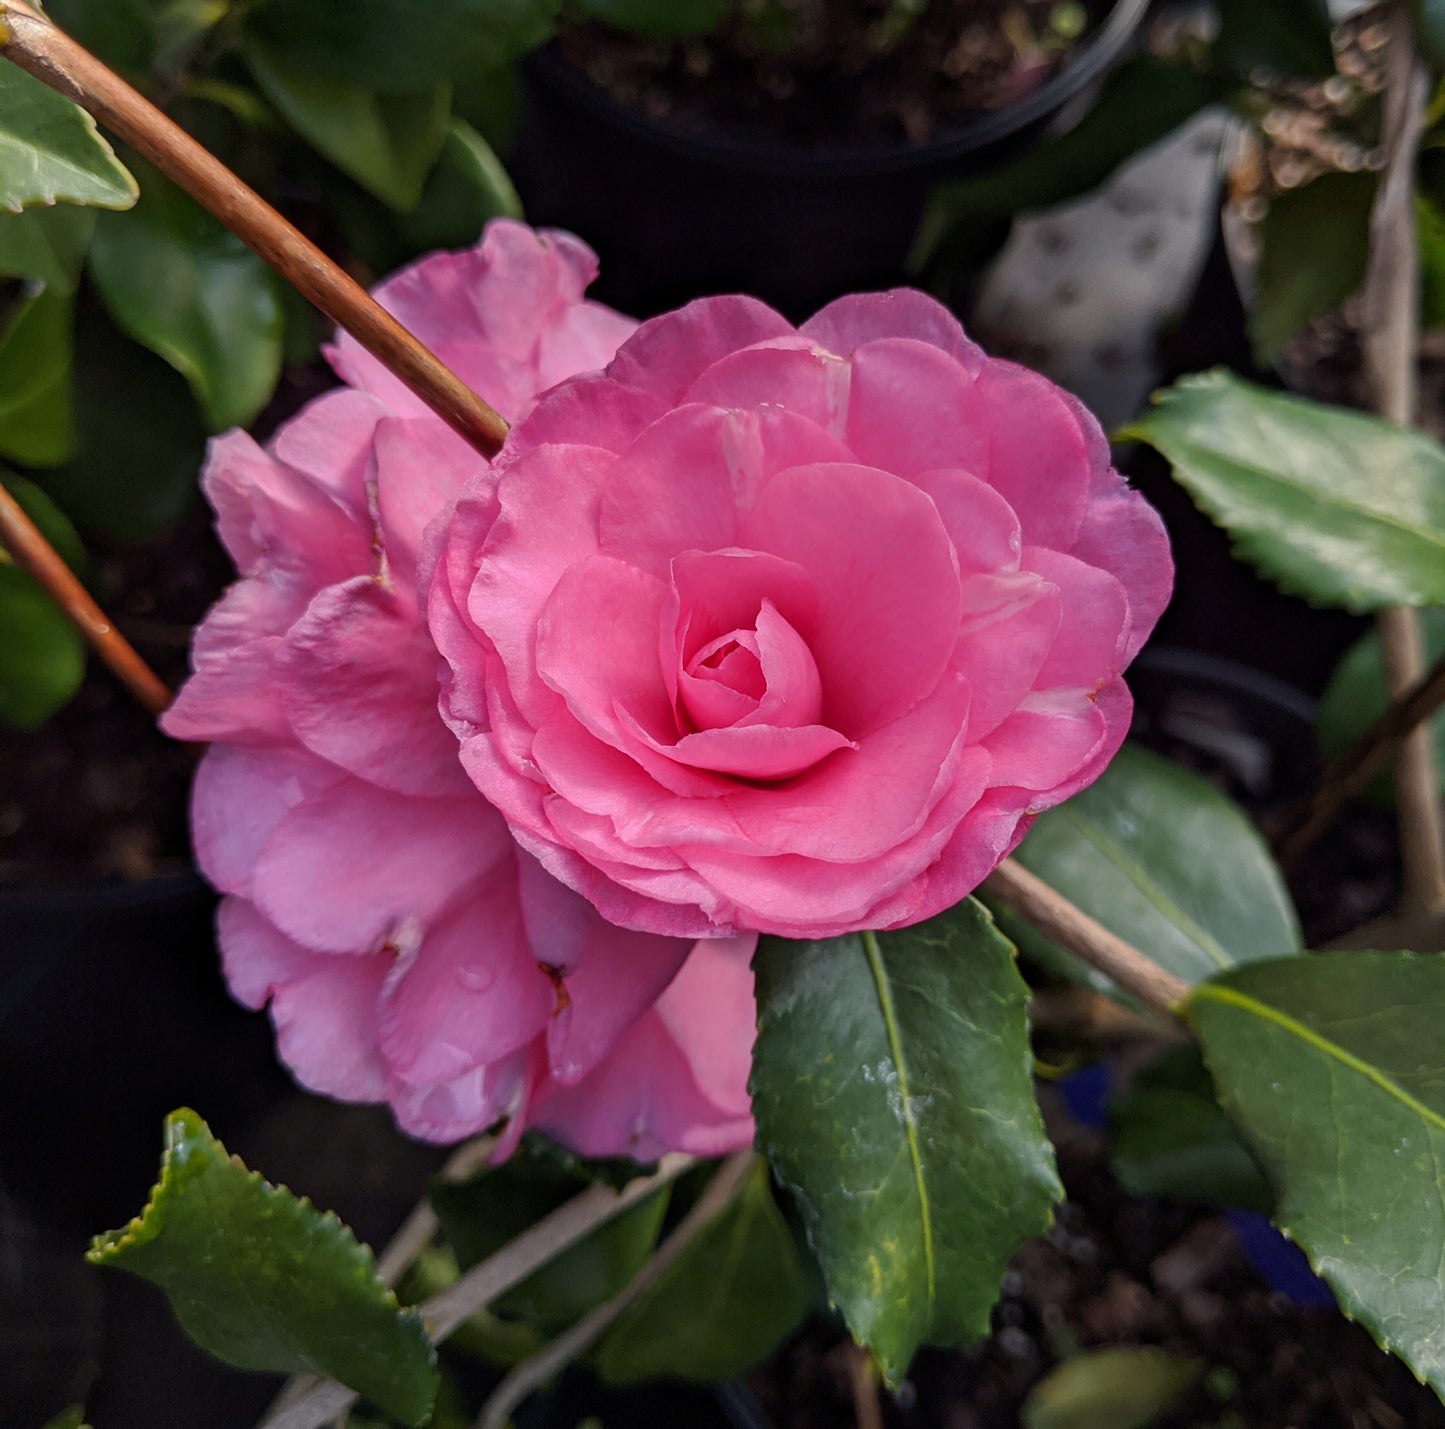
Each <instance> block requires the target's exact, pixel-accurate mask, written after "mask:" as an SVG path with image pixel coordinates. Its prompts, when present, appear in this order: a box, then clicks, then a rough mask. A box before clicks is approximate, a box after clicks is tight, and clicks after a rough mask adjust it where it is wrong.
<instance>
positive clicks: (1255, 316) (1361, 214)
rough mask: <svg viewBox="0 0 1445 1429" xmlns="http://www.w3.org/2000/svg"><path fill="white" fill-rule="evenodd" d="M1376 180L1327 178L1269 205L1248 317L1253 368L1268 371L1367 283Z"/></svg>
mask: <svg viewBox="0 0 1445 1429" xmlns="http://www.w3.org/2000/svg"><path fill="white" fill-rule="evenodd" d="M1376 182H1377V180H1376V176H1375V175H1374V174H1371V173H1358V174H1344V173H1327V174H1322V175H1321V176H1320V177H1319V178H1317V179H1315V180H1314V182H1313V183H1309V184H1306V185H1305V186H1304V187H1303V188H1298V189H1290V190H1288V191H1287V192H1285V193H1282V194H1280V195H1279V196H1278V197H1276V198H1273V199H1271V200H1270V203H1269V210H1268V212H1267V213H1266V214H1265V217H1264V222H1263V223H1262V224H1261V225H1260V230H1259V233H1260V243H1261V250H1260V256H1259V267H1258V269H1257V270H1256V273H1255V292H1254V301H1253V303H1252V304H1251V308H1250V314H1249V334H1250V340H1251V341H1252V342H1253V344H1254V356H1255V361H1256V362H1258V363H1259V365H1260V366H1261V367H1268V366H1270V365H1271V364H1272V363H1273V362H1274V361H1275V359H1276V358H1277V357H1278V356H1279V355H1280V353H1281V352H1282V351H1283V350H1284V346H1285V344H1286V343H1287V342H1288V341H1289V340H1290V338H1291V337H1293V336H1294V334H1295V333H1296V332H1297V331H1298V330H1299V329H1300V328H1302V327H1303V326H1304V325H1305V324H1306V323H1307V322H1310V321H1312V320H1313V319H1314V318H1318V317H1323V316H1324V315H1325V314H1326V313H1330V312H1333V311H1334V310H1335V309H1336V308H1337V307H1339V306H1340V304H1341V303H1343V302H1344V300H1345V299H1346V298H1348V297H1349V296H1350V294H1351V293H1353V292H1354V291H1355V290H1356V289H1357V288H1358V287H1359V286H1360V284H1361V283H1363V282H1364V281H1365V264H1366V262H1367V261H1368V259H1369V254H1370V206H1371V204H1373V203H1374V201H1375V186H1376Z"/></svg>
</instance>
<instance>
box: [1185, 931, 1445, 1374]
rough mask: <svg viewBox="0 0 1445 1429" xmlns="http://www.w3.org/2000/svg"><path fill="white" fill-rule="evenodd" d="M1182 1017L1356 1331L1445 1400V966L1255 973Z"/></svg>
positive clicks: (1300, 961) (1330, 960)
mask: <svg viewBox="0 0 1445 1429" xmlns="http://www.w3.org/2000/svg"><path fill="white" fill-rule="evenodd" d="M1184 1011H1185V1015H1186V1016H1187V1017H1188V1019H1189V1021H1190V1022H1191V1023H1192V1024H1193V1026H1194V1029H1195V1031H1196V1032H1197V1033H1198V1035H1199V1038H1200V1041H1201V1043H1202V1045H1203V1048H1204V1056H1205V1060H1206V1061H1207V1062H1208V1063H1209V1069H1210V1071H1211V1072H1212V1073H1213V1075H1214V1081H1215V1086H1216V1088H1217V1090H1218V1092H1219V1098H1220V1101H1221V1103H1222V1104H1223V1106H1224V1108H1225V1110H1226V1111H1227V1112H1228V1113H1229V1114H1230V1116H1231V1117H1232V1118H1233V1120H1234V1122H1235V1124H1236V1126H1238V1127H1239V1130H1240V1132H1241V1133H1242V1134H1243V1136H1244V1139H1245V1141H1246V1143H1247V1144H1248V1145H1249V1147H1250V1150H1251V1151H1252V1152H1253V1153H1254V1156H1255V1159H1256V1160H1257V1161H1258V1162H1259V1164H1260V1166H1261V1167H1262V1168H1263V1169H1264V1171H1265V1173H1266V1175H1267V1176H1268V1177H1269V1179H1270V1182H1271V1183H1272V1185H1273V1187H1274V1191H1275V1196H1276V1208H1275V1213H1274V1221H1275V1224H1276V1225H1277V1226H1278V1227H1279V1228H1280V1229H1281V1230H1282V1231H1283V1232H1284V1233H1285V1234H1286V1235H1287V1236H1289V1238H1290V1239H1291V1240H1293V1241H1295V1242H1296V1243H1297V1244H1298V1245H1299V1246H1300V1247H1301V1248H1302V1249H1303V1250H1304V1251H1305V1253H1306V1255H1308V1257H1309V1259H1310V1263H1311V1264H1312V1265H1313V1266H1314V1268H1315V1271H1316V1272H1317V1273H1318V1274H1319V1275H1321V1276H1323V1277H1324V1279H1325V1280H1326V1281H1327V1282H1328V1283H1329V1285H1330V1288H1331V1289H1332V1290H1333V1291H1334V1292H1335V1296H1336V1298H1337V1299H1338V1301H1339V1303H1340V1306H1341V1308H1342V1309H1343V1310H1344V1311H1345V1313H1346V1314H1347V1315H1349V1316H1351V1318H1353V1319H1357V1320H1359V1321H1360V1322H1361V1323H1362V1324H1363V1325H1365V1326H1366V1328H1367V1329H1368V1330H1369V1331H1370V1333H1371V1334H1372V1335H1373V1336H1374V1337H1375V1339H1376V1340H1378V1341H1379V1343H1380V1344H1381V1345H1382V1346H1383V1347H1384V1348H1385V1349H1388V1350H1391V1351H1393V1352H1394V1353H1395V1354H1397V1355H1399V1356H1400V1358H1401V1359H1403V1360H1404V1361H1405V1362H1406V1364H1408V1365H1409V1366H1410V1368H1411V1369H1413V1370H1414V1372H1415V1373H1416V1374H1417V1375H1418V1376H1419V1377H1420V1378H1421V1379H1422V1380H1424V1381H1426V1382H1427V1383H1429V1384H1430V1385H1431V1386H1432V1387H1433V1388H1434V1389H1435V1391H1436V1392H1437V1393H1445V1206H1442V1200H1441V1196H1442V1190H1441V1179H1440V1167H1441V1165H1442V1163H1445V1037H1442V1035H1441V1030H1440V1029H1441V1027H1442V1025H1445V958H1441V957H1438V956H1434V957H1417V956H1415V955H1413V954H1410V953H1361V952H1348V953H1317V954H1312V955H1307V956H1303V957H1299V958H1290V959H1287V960H1285V961H1281V962H1271V963H1257V964H1255V965H1253V966H1252V967H1247V968H1236V969H1234V970H1232V971H1231V972H1228V973H1224V974H1222V975H1221V976H1220V977H1218V978H1216V979H1215V980H1214V981H1213V982H1210V983H1205V984H1203V985H1201V986H1199V987H1197V988H1195V989H1194V991H1193V992H1192V993H1191V995H1190V997H1189V1000H1188V1002H1187V1003H1186V1004H1185V1007H1184Z"/></svg>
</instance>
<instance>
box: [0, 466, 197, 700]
mask: <svg viewBox="0 0 1445 1429" xmlns="http://www.w3.org/2000/svg"><path fill="white" fill-rule="evenodd" d="M0 546H4V548H5V549H6V550H7V551H8V552H9V553H10V557H11V559H12V560H13V561H14V562H15V564H16V565H17V566H19V567H20V569H21V570H23V571H25V572H26V573H27V574H28V575H30V576H32V577H33V578H34V579H35V581H36V582H37V584H39V586H40V587H41V589H42V590H44V591H45V593H46V595H48V596H49V597H50V598H51V600H53V601H54V602H55V604H56V605H57V606H59V607H60V609H61V611H62V612H63V613H64V614H65V615H66V616H68V617H69V619H70V621H71V623H72V624H73V625H74V626H75V628H76V629H77V630H79V631H80V633H81V634H82V635H83V636H84V637H85V638H86V640H87V641H88V642H89V643H90V646H91V648H92V649H93V650H94V651H95V653H96V654H97V655H99V656H100V658H101V659H102V660H104V661H105V663H106V664H107V665H108V666H109V667H110V669H111V670H112V672H113V673H114V674H115V676H116V678H117V679H118V680H120V682H121V683H122V684H123V685H124V686H125V687H126V689H127V690H129V691H130V692H131V694H133V695H134V696H135V697H136V699H137V700H139V701H140V703H141V704H142V705H144V706H145V707H146V709H148V710H149V711H150V712H151V713H152V714H160V712H161V711H162V710H163V709H165V708H166V706H167V705H169V704H170V702H171V692H170V690H169V689H168V688H167V686H166V684H165V682H164V681H163V680H162V679H161V678H160V676H159V675H157V674H156V672H155V671H154V670H152V669H151V667H150V666H149V665H147V664H146V662H145V661H144V660H142V659H141V657H140V656H139V655H137V654H136V652H135V648H134V647H133V646H132V645H131V643H130V642H129V641H128V640H127V639H126V638H125V636H124V635H122V634H121V633H120V631H118V630H117V629H116V628H115V626H114V625H112V624H111V623H110V620H109V619H108V618H107V616H106V614H105V612H104V611H103V610H102V609H101V608H100V607H99V606H98V605H97V604H96V603H95V602H94V601H93V600H92V599H91V598H90V592H89V591H87V590H86V588H85V587H84V586H83V585H81V583H80V581H79V580H78V579H77V577H76V575H75V572H74V571H72V570H71V569H70V567H69V566H67V565H66V564H65V562H64V561H63V560H61V558H60V556H59V555H58V554H57V553H56V551H55V548H54V547H53V546H52V545H51V544H50V542H49V541H47V540H46V539H45V537H44V536H43V535H41V533H40V531H39V529H38V528H37V527H36V525H35V523H34V522H33V521H32V520H31V519H30V518H29V517H28V516H27V515H26V514H25V512H24V510H23V509H22V508H21V506H20V503H19V502H18V501H16V499H15V498H14V497H13V496H11V494H10V493H9V492H8V491H7V490H6V489H5V487H4V486H3V485H0Z"/></svg>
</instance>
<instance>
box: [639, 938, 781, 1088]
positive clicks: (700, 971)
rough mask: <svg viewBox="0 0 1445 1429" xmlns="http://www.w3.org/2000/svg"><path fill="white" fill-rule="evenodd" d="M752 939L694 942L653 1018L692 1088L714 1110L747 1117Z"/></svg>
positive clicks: (753, 1009) (752, 1033)
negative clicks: (694, 1086) (685, 1068)
mask: <svg viewBox="0 0 1445 1429" xmlns="http://www.w3.org/2000/svg"><path fill="white" fill-rule="evenodd" d="M756 946H757V939H756V938H755V937H741V938H728V939H715V940H712V941H706V942H700V943H698V944H696V946H695V947H694V949H693V953H692V956H691V957H689V958H688V960H687V961H686V962H685V963H684V964H683V965H682V970H681V971H680V972H679V973H678V975H677V977H676V978H674V979H673V981H672V983H671V984H670V985H669V987H668V989H667V991H666V992H664V993H663V994H662V996H661V997H660V998H658V1000H657V1015H658V1016H659V1017H660V1018H661V1019H662V1022H663V1025H664V1026H665V1027H666V1028H667V1030H668V1032H670V1033H671V1034H672V1040H673V1041H674V1042H675V1043H676V1044H677V1045H678V1047H679V1048H680V1049H681V1051H682V1054H683V1056H684V1057H685V1058H686V1059H687V1064H688V1067H689V1068H690V1069H691V1071H692V1074H693V1078H694V1079H695V1080H696V1082H697V1085H698V1088H699V1089H700V1090H701V1091H702V1092H703V1093H704V1094H705V1095H706V1096H707V1097H708V1098H709V1099H710V1100H711V1101H712V1103H713V1104H714V1105H715V1106H716V1107H718V1108H719V1110H729V1111H731V1112H733V1113H734V1114H735V1115H737V1116H747V1115H748V1112H749V1098H748V1073H749V1072H750V1071H751V1070H752V1051H753V1038H754V1036H755V1033H756V1030H757V1029H756V1023H757V1009H756V1006H755V1004H754V1001H753V970H752V956H753V950H754V948H755V947H756Z"/></svg>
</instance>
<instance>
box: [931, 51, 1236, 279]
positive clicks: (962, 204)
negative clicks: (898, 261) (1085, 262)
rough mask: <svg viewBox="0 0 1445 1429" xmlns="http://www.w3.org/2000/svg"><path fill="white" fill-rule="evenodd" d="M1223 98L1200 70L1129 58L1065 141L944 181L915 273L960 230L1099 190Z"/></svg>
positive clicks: (935, 195) (937, 191)
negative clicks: (1131, 160)
mask: <svg viewBox="0 0 1445 1429" xmlns="http://www.w3.org/2000/svg"><path fill="white" fill-rule="evenodd" d="M1218 97H1219V91H1218V88H1217V84H1216V81H1214V80H1213V79H1211V78H1210V77H1209V76H1207V75H1204V74H1201V73H1200V72H1199V71H1197V70H1194V69H1190V68H1187V67H1185V66H1182V65H1172V64H1164V63H1161V62H1160V61H1158V60H1155V59H1151V58H1149V57H1147V56H1140V57H1138V58H1136V59H1132V60H1129V61H1127V62H1126V63H1125V64H1122V65H1120V67H1119V68H1118V69H1117V70H1115V71H1114V73H1113V74H1112V75H1110V77H1109V78H1108V80H1107V81H1105V84H1104V88H1103V89H1102V90H1101V91H1100V94H1099V98H1098V100H1097V102H1096V103H1095V104H1094V106H1093V107H1092V108H1091V109H1090V110H1089V111H1088V113H1087V114H1086V115H1085V116H1084V117H1083V118H1082V119H1081V120H1080V121H1079V122H1078V124H1076V125H1075V126H1074V128H1072V129H1070V130H1069V131H1068V132H1067V133H1066V134H1065V135H1063V137H1062V138H1059V139H1056V140H1055V141H1054V142H1053V143H1051V144H1045V145H1042V146H1041V147H1039V148H1037V149H1033V150H1030V151H1029V152H1028V153H1027V154H1026V155H1025V156H1024V157H1023V158H1020V159H1016V160H1015V161H1014V162H1012V163H1008V164H1004V165H1001V166H1000V167H998V168H995V169H991V170H989V171H988V172H987V173H983V174H980V175H978V176H977V177H974V178H966V179H960V180H958V181H956V182H954V183H946V184H940V185H939V186H938V187H937V188H936V189H935V190H934V191H933V194H932V196H931V197H930V199H929V201H928V207H927V209H926V210H925V211H924V215H923V220H922V223H921V225H920V227H919V230H918V236H917V238H916V239H915V241H914V246H913V252H912V254H911V255H910V257H909V260H908V263H909V267H910V269H911V270H912V271H914V272H918V271H921V270H922V269H923V268H926V267H927V266H928V265H929V264H930V263H931V262H932V261H933V259H934V258H935V257H936V256H937V255H938V253H939V251H940V249H941V248H942V247H943V246H944V244H945V242H946V241H947V239H948V238H949V235H950V233H951V232H952V231H953V230H955V229H958V228H960V227H967V226H968V225H971V224H976V223H978V222H979V221H980V220H981V219H983V218H986V217H990V216H1000V215H1002V216H1011V215H1013V214H1015V213H1021V212H1023V211H1024V210H1025V209H1032V208H1047V207H1049V206H1050V205H1052V204H1056V203H1063V202H1064V201H1065V200H1067V199H1071V198H1077V197H1078V196H1079V195H1080V194H1086V193H1089V192H1090V191H1091V190H1093V189H1096V188H1098V187H1099V185H1100V184H1102V183H1103V182H1104V180H1105V179H1107V178H1108V177H1109V175H1110V174H1112V173H1113V172H1114V170H1115V169H1117V168H1118V167H1119V166H1120V165H1121V164H1122V163H1123V162H1124V161H1125V160H1126V159H1128V158H1131V157H1132V156H1133V155H1134V154H1137V153H1138V152H1139V151H1140V150H1141V149H1146V148H1148V147H1149V145H1150V144H1153V143H1154V142H1156V141H1157V140H1159V139H1162V138H1163V137H1164V136H1165V135H1166V134H1169V133H1171V132H1172V131H1173V130H1175V129H1177V128H1179V126H1180V125H1181V124H1183V123H1185V122H1186V121H1187V120H1189V119H1191V118H1193V117H1194V115H1195V114H1197V113H1198V112H1199V111H1200V110H1201V109H1203V108H1204V106H1205V105H1207V104H1210V103H1212V102H1213V101H1214V100H1215V99H1217V98H1218Z"/></svg>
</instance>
